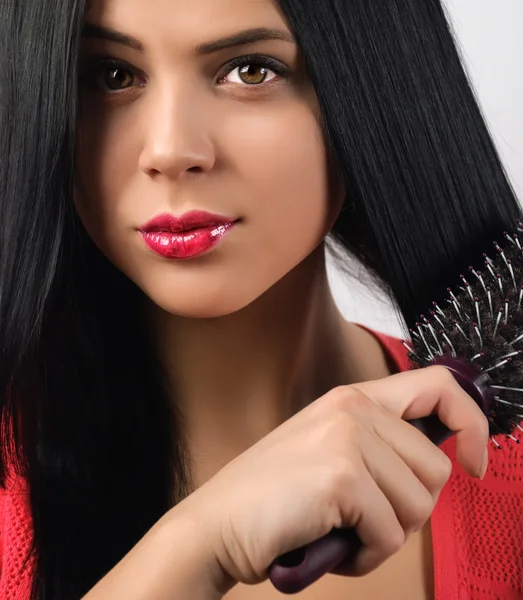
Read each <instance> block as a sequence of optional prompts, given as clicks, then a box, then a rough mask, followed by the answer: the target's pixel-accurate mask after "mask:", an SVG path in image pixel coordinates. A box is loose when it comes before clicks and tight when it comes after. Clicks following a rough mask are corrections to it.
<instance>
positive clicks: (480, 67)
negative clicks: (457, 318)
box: [327, 0, 523, 337]
mask: <svg viewBox="0 0 523 600" xmlns="http://www.w3.org/2000/svg"><path fill="white" fill-rule="evenodd" d="M445 4H446V7H447V9H448V12H449V16H450V19H451V21H452V23H453V27H454V30H455V32H456V34H457V36H458V40H459V44H460V46H461V52H462V55H463V59H464V62H465V67H466V69H467V71H468V73H469V75H470V78H471V80H472V84H473V86H474V88H475V90H476V93H477V96H478V99H479V102H480V105H481V107H482V109H483V112H484V115H485V119H486V121H487V124H488V127H489V129H490V131H491V133H492V136H493V137H494V140H495V142H496V144H497V147H498V150H499V152H500V154H501V156H502V159H503V161H504V163H505V166H506V168H507V171H508V174H509V177H510V179H511V181H512V183H513V185H514V188H515V191H516V194H517V195H518V197H519V198H520V199H521V200H522V201H523V0H445ZM327 264H328V271H329V279H330V283H331V288H332V292H333V294H334V298H335V300H336V303H337V304H338V306H339V307H340V310H341V311H342V313H343V315H344V316H345V318H346V319H348V320H351V321H355V322H358V323H363V324H365V325H368V326H370V327H373V328H374V329H376V330H378V331H383V332H385V333H389V334H391V335H396V336H398V337H401V336H402V335H404V334H405V332H404V330H403V329H402V326H401V325H400V323H399V320H398V319H397V317H396V315H395V313H394V311H393V310H392V308H391V307H390V305H389V302H388V301H387V299H385V298H377V297H376V293H375V292H374V291H370V290H368V289H367V288H365V286H363V285H361V284H360V283H358V281H357V280H356V279H355V278H356V277H357V272H356V271H355V273H354V277H348V276H347V275H346V274H341V273H339V272H338V271H337V269H336V268H335V267H334V266H333V264H332V263H331V262H330V260H328V263H327Z"/></svg>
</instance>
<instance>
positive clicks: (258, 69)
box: [221, 54, 290, 87]
mask: <svg viewBox="0 0 523 600" xmlns="http://www.w3.org/2000/svg"><path fill="white" fill-rule="evenodd" d="M226 68H227V73H226V75H225V76H224V77H223V78H222V79H221V82H222V83H232V84H235V85H241V86H243V87H248V86H251V87H256V86H261V85H262V84H265V83H268V82H269V81H272V80H273V79H284V78H287V77H288V75H289V71H290V69H289V68H288V67H287V66H286V65H284V64H283V63H281V62H280V61H278V60H276V59H274V58H272V57H269V56H263V55H260V54H251V55H249V56H239V57H238V58H235V59H234V60H232V61H231V62H229V64H228V65H227V67H226Z"/></svg>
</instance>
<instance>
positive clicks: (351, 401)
mask: <svg viewBox="0 0 523 600" xmlns="http://www.w3.org/2000/svg"><path fill="white" fill-rule="evenodd" d="M327 398H328V400H327V406H328V408H329V409H330V410H333V411H335V412H338V413H339V412H342V413H346V412H354V411H356V410H358V409H360V408H363V409H368V406H369V399H368V398H367V396H365V394H364V393H363V392H361V391H360V390H358V389H357V388H355V387H351V386H348V385H344V386H343V385H342V386H338V387H335V388H333V389H332V390H331V391H330V392H329V393H328V394H327Z"/></svg>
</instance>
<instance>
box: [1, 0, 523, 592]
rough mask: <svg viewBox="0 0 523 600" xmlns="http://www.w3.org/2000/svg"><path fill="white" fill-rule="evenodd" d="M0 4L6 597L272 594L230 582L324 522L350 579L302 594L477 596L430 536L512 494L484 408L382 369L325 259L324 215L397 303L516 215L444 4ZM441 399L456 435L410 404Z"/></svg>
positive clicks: (124, 0) (398, 358)
mask: <svg viewBox="0 0 523 600" xmlns="http://www.w3.org/2000/svg"><path fill="white" fill-rule="evenodd" d="M1 10H2V14H1V18H0V23H1V24H0V27H1V28H2V30H1V32H0V33H1V35H0V40H1V42H0V43H2V44H3V47H2V52H1V53H0V56H1V57H2V58H1V60H2V67H3V73H5V74H6V78H5V80H4V81H3V83H2V87H1V88H0V93H1V98H0V115H1V116H0V119H1V120H0V127H1V134H0V144H1V150H0V153H1V156H2V157H3V163H2V166H1V169H2V171H1V175H2V176H1V177H0V185H1V188H0V202H1V205H0V214H1V219H0V226H1V228H2V231H1V235H0V265H1V269H0V324H1V326H0V347H1V348H2V361H1V364H0V389H2V390H3V394H2V403H3V408H2V415H3V442H4V443H3V466H4V488H5V489H4V491H3V494H2V503H3V504H2V506H3V508H2V513H1V514H2V519H3V528H2V530H3V532H4V533H3V535H4V539H3V548H2V585H3V586H4V587H3V591H4V592H5V594H6V597H12V598H17V599H18V598H24V599H25V598H29V597H30V595H32V597H33V598H39V599H44V598H46V599H47V598H52V599H53V600H55V599H73V598H74V599H76V598H79V597H81V596H82V595H83V594H87V596H86V598H88V599H89V600H97V599H105V598H117V597H122V598H124V597H125V598H128V599H133V598H147V599H160V598H205V599H206V600H207V599H210V598H216V597H222V596H224V595H226V597H227V598H231V599H233V600H239V599H243V598H254V597H256V598H258V597H259V598H264V599H269V598H272V597H275V592H274V591H273V590H272V588H271V587H270V586H269V585H268V584H267V583H264V584H263V585H258V586H257V587H254V588H246V587H245V586H246V585H248V584H260V583H261V582H263V581H264V580H265V579H266V576H267V568H268V566H269V565H270V563H271V562H272V561H273V560H274V559H275V558H276V557H277V556H279V555H281V554H283V553H284V552H287V551H288V550H291V549H293V548H296V547H298V546H300V545H303V544H305V543H308V542H311V541H313V540H315V539H317V538H318V537H321V536H322V535H324V534H325V533H327V532H328V531H329V530H330V529H332V528H333V527H341V526H355V527H356V529H357V531H358V534H359V535H360V537H361V539H362V541H363V543H364V548H363V550H362V551H361V553H360V554H359V555H358V557H357V558H356V561H355V563H354V565H352V566H351V565H345V566H344V567H343V568H341V569H340V573H343V574H345V575H366V576H365V577H361V578H358V579H356V578H348V577H343V578H338V577H334V576H329V577H326V578H324V579H323V580H322V581H321V582H319V583H318V584H316V586H314V588H311V590H309V591H306V592H304V593H303V597H304V598H307V597H309V598H310V597H312V596H310V595H309V594H311V593H316V594H318V596H317V597H322V598H333V599H335V598H338V597H339V598H342V597H347V595H348V594H352V596H351V597H359V596H358V595H357V594H361V597H364V596H367V595H370V596H372V597H374V598H379V597H391V595H390V594H391V587H390V586H391V585H395V586H400V585H401V581H402V580H403V581H405V580H408V581H409V583H408V585H407V587H406V589H404V590H402V589H400V588H399V587H397V588H395V591H394V594H395V595H396V596H395V597H399V596H402V597H412V598H421V597H426V598H432V597H436V598H438V600H439V599H440V598H442V597H445V594H447V596H446V597H453V598H454V597H458V596H455V595H454V596H452V595H451V594H453V593H454V591H453V590H458V588H459V593H462V588H463V586H465V588H466V590H467V591H470V590H469V587H470V585H471V580H470V578H469V579H467V577H464V576H463V575H462V571H458V570H457V569H458V567H456V571H455V573H454V574H453V575H452V576H449V575H448V571H445V568H446V567H445V565H447V566H448V564H455V565H461V566H460V567H459V568H461V569H462V570H463V569H466V568H467V566H468V565H469V563H467V561H466V560H465V559H464V558H463V556H462V555H460V558H459V560H461V563H459V561H458V558H457V554H456V553H457V550H452V548H450V546H449V543H448V540H449V539H451V540H452V542H453V543H455V544H456V548H457V547H458V545H459V544H460V543H464V544H465V546H464V547H467V546H466V544H467V543H468V542H469V541H470V540H469V538H468V537H467V535H465V533H463V535H462V536H461V537H460V536H458V535H457V534H456V537H452V536H451V537H450V538H448V537H447V538H446V540H447V542H446V543H444V542H445V540H444V539H443V537H442V536H443V532H444V531H446V532H447V533H448V528H446V525H445V524H446V523H448V522H449V520H450V519H457V518H458V517H459V514H461V513H459V511H460V510H461V508H462V507H463V505H464V504H463V503H464V501H465V500H464V499H467V501H468V496H467V493H468V491H469V490H471V489H472V490H473V491H474V493H475V494H476V495H477V496H478V497H479V496H481V494H482V493H487V494H491V495H492V494H496V492H497V491H499V490H498V488H497V487H496V486H497V485H498V481H499V480H498V479H497V478H495V477H492V478H491V479H489V477H488V476H487V478H486V479H484V480H483V481H482V482H481V483H480V482H479V478H483V477H484V476H485V472H486V468H487V458H486V455H485V448H486V444H487V440H488V426H487V423H486V420H485V419H484V417H483V416H482V415H481V413H480V411H479V409H478V408H477V407H476V406H475V404H474V403H473V402H472V400H471V399H470V398H469V397H468V396H467V395H466V394H465V393H464V392H462V391H461V390H460V388H459V387H458V386H457V384H456V383H455V382H454V381H453V379H452V378H451V377H450V376H449V375H448V374H447V372H446V371H444V370H440V369H438V368H430V369H427V370H425V371H418V372H411V373H396V374H395V372H396V371H399V370H405V369H406V366H407V365H406V360H405V357H404V354H403V353H402V352H401V351H400V344H399V342H398V341H397V340H392V339H389V338H385V337H380V336H377V335H375V334H373V333H372V332H369V331H366V330H364V329H362V328H360V327H358V326H356V325H354V324H349V323H346V322H344V321H343V319H342V318H341V317H340V315H339V313H338V312H337V310H336V308H335V306H334V303H333V301H332V298H331V295H330V291H329V289H328V285H327V280H326V275H325V263H324V250H325V244H326V239H327V236H328V235H329V234H330V237H329V240H330V241H331V242H336V245H335V246H334V247H335V249H337V250H338V252H339V253H342V252H344V253H351V254H352V255H353V256H355V257H357V258H358V259H360V260H361V261H362V262H363V263H364V264H365V265H366V266H367V267H368V268H369V270H370V271H371V272H372V273H373V274H374V275H375V279H376V281H377V282H379V283H380V284H381V285H382V286H383V287H384V288H386V289H387V290H389V291H390V293H391V295H392V297H393V298H394V300H395V301H396V302H397V305H398V307H399V309H400V311H401V313H402V315H403V317H404V318H405V321H406V323H407V324H409V325H410V324H412V323H413V322H414V321H415V319H416V318H417V316H418V314H419V313H420V312H422V311H423V310H426V308H427V306H429V305H430V301H432V300H433V299H434V298H438V297H440V295H441V293H442V291H443V290H444V289H445V288H446V286H447V285H448V283H449V281H450V280H453V279H454V275H456V276H457V274H458V273H459V272H460V270H461V269H462V268H464V266H465V267H466V266H467V265H468V264H469V262H471V261H473V260H475V258H474V257H477V256H481V254H480V252H482V251H483V250H484V244H485V240H488V241H490V240H493V239H495V238H496V237H498V235H499V234H500V232H502V231H503V230H504V229H506V228H507V227H510V226H511V223H512V222H513V219H514V218H515V217H516V216H517V215H518V207H517V202H516V199H515V196H514V194H513V192H512V190H511V188H510V185H509V184H508V182H507V179H506V177H505V174H504V173H503V169H502V167H501V164H500V162H499V159H498V157H497V155H496V152H495V149H494V146H493V144H492V142H491V140H490V138H489V135H488V133H487V131H486V128H485V125H484V123H483V120H482V118H481V115H480V112H479V110H478V108H477V105H476V104H475V101H474V97H473V94H472V93H471V90H470V88H469V85H468V82H467V79H466V77H465V74H464V72H463V68H462V66H461V64H460V61H459V57H458V54H457V52H456V48H455V46H454V44H453V41H452V36H451V34H450V32H449V29H448V25H447V22H446V19H445V15H444V13H443V11H442V8H441V5H440V3H439V2H437V1H435V0H432V1H427V2H423V3H420V2H419V0H412V1H411V2H394V1H390V2H386V3H381V2H380V3H376V2H372V3H371V2H367V1H364V0H360V1H354V2H351V3H350V4H348V3H345V2H342V0H329V1H324V2H317V0H314V1H313V0H308V1H304V0H284V1H283V0H282V1H281V2H280V3H279V4H276V3H274V2H270V1H269V0H260V1H258V2H252V1H250V0H198V1H197V2H194V1H192V2H189V1H188V0H149V1H148V2H146V1H144V0H93V1H92V2H91V3H90V5H89V6H84V3H83V2H82V1H80V0H40V1H39V2H38V3H34V2H30V1H29V0H22V1H18V2H16V3H8V4H7V5H6V4H5V3H4V6H3V7H2V9H1ZM494 198H495V201H494ZM453 269H455V273H453V272H452V270H453ZM433 410H435V411H437V413H438V415H439V416H440V418H441V420H442V421H443V422H444V423H445V424H446V425H448V426H449V427H451V428H452V429H453V430H454V431H457V432H458V435H457V436H456V438H457V448H456V440H454V442H451V443H449V444H447V446H446V447H445V452H443V451H442V450H439V449H438V448H436V447H435V446H433V445H432V444H431V443H430V442H429V441H428V440H427V439H426V438H424V437H423V436H422V435H421V434H420V433H419V432H417V431H416V430H415V429H414V428H413V427H411V426H410V425H408V424H407V423H405V422H404V420H403V419H409V418H414V417H418V416H423V415H427V414H430V413H431V412H432V411H433ZM456 456H458V457H459V462H460V463H461V465H462V466H463V467H464V468H465V470H466V471H467V473H468V475H467V474H465V471H463V470H462V471H460V470H459V468H458V465H455V469H454V473H453V475H452V477H453V478H454V479H453V481H454V484H453V486H452V487H449V486H446V487H445V488H444V486H445V483H446V482H447V480H448V478H449V476H450V465H451V461H450V460H449V457H450V459H452V460H453V459H454V458H455V457H456ZM516 470H517V468H516ZM511 473H512V474H514V469H512V471H511ZM515 476H516V477H517V476H519V473H517V472H516V473H515ZM476 480H477V481H476ZM456 482H457V483H456ZM456 486H457V487H456ZM460 486H461V487H460ZM467 486H468V487H467ZM471 486H472V487H471ZM474 486H476V487H474ZM480 486H483V487H480ZM443 488H444V489H443ZM456 489H458V492H457V493H455V490H456ZM465 489H466V490H467V492H463V490H465ZM347 490H350V493H349V492H348V491H347ZM442 490H443V494H447V495H446V496H445V497H443V496H442V497H441V499H440V500H441V501H440V502H438V507H440V506H441V507H442V509H441V511H440V513H439V516H437V514H438V513H437V511H436V512H435V513H434V518H433V521H432V524H433V534H434V540H433V546H432V547H433V549H434V551H433V552H432V550H430V547H431V534H430V521H428V519H429V517H430V515H431V513H432V511H433V509H434V506H435V504H436V501H437V500H438V498H439V496H440V493H442ZM460 490H461V491H460ZM449 494H454V495H453V496H449ZM449 498H450V501H449ZM443 499H444V501H443ZM437 510H439V508H438V509H437ZM511 514H512V516H511ZM505 516H506V518H507V519H508V520H507V522H509V523H513V524H514V527H517V526H519V527H521V525H519V521H518V514H516V512H515V511H512V513H510V512H509V513H508V514H507V515H505ZM471 518H473V517H471ZM511 519H512V521H511ZM467 522H468V521H467ZM465 524H466V521H465V520H464V518H463V519H462V521H461V526H462V527H464V526H465ZM474 526H475V527H476V529H477V530H478V531H483V532H484V534H485V535H487V536H488V535H489V532H490V531H491V530H489V528H488V525H485V524H483V529H481V523H479V521H478V522H475V523H474ZM485 532H486V533H485ZM487 539H490V538H487ZM463 540H464V541H463ZM32 541H34V545H32V544H31V542H32ZM442 545H443V546H445V547H444V548H442ZM460 548H461V546H460ZM427 549H429V551H428V552H427ZM511 552H512V553H511ZM515 552H516V551H515V550H511V549H508V550H507V552H506V554H505V556H504V559H505V560H508V561H509V562H510V561H511V560H512V561H515V560H516V558H517V557H516V555H515V554H514V553H515ZM432 554H433V556H432ZM482 556H485V554H482ZM486 556H487V559H488V560H490V558H491V556H490V552H487V554H486ZM124 557H125V558H124ZM511 564H512V563H511ZM381 565H383V566H381ZM441 565H444V568H443V575H442V576H441V575H440V576H438V572H439V573H440V574H441V573H442V571H441V568H442V567H441ZM438 569H439V571H438ZM434 573H435V574H436V587H435V592H433V589H432V588H433V586H432V583H431V580H432V577H433V575H434ZM438 577H439V578H438ZM516 579H517V578H516ZM97 582H99V583H98V585H95V584H97ZM481 582H483V583H481V585H483V586H487V585H490V583H489V582H488V574H487V575H486V576H485V578H484V580H481ZM485 582H486V583H485ZM474 584H477V580H474ZM403 585H405V584H403ZM493 585H494V587H492V588H491V590H490V591H491V592H492V594H494V593H498V592H499V587H495V585H496V584H493ZM510 585H511V583H510V582H509V583H508V584H507V586H506V590H509V588H510ZM514 585H516V584H514ZM449 586H450V587H449ZM314 590H315V591H314ZM449 590H450V591H449ZM506 590H505V588H504V591H506ZM487 593H489V592H488V591H487ZM510 593H512V594H513V595H512V596H509V595H504V596H503V597H504V598H509V597H510V598H512V597H514V598H515V597H516V595H515V594H516V593H518V590H517V589H516V588H515V587H514V586H513V589H512V591H511V592H510ZM7 594H9V596H7ZM256 594H258V595H256ZM255 595H256V596H255ZM471 597H472V596H471ZM476 597H478V598H479V597H480V596H479V595H478V596H476ZM482 597H483V596H482Z"/></svg>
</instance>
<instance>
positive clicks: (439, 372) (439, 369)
mask: <svg viewBox="0 0 523 600" xmlns="http://www.w3.org/2000/svg"><path fill="white" fill-rule="evenodd" d="M428 369H429V370H430V372H431V373H432V376H433V377H435V378H436V379H437V380H438V381H441V383H442V384H443V385H457V382H456V380H455V379H454V376H453V375H452V373H451V372H450V371H449V370H448V369H447V368H446V367H443V366H441V365H432V366H431V367H428Z"/></svg>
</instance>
